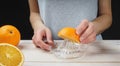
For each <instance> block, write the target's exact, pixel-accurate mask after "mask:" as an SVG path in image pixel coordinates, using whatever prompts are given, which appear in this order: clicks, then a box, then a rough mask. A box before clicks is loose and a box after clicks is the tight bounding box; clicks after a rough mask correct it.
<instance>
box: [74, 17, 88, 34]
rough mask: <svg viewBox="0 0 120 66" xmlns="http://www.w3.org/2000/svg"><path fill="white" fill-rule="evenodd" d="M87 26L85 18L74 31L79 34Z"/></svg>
mask: <svg viewBox="0 0 120 66" xmlns="http://www.w3.org/2000/svg"><path fill="white" fill-rule="evenodd" d="M87 27H88V20H86V19H85V20H83V21H82V22H81V23H80V24H79V25H78V26H77V27H76V33H77V34H78V35H81V34H82V33H83V32H84V30H85V29H86V28H87Z"/></svg>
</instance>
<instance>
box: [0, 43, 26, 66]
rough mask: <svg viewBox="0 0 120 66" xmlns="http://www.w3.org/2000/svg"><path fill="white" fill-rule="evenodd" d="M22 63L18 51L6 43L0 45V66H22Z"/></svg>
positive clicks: (20, 53) (20, 54)
mask: <svg viewBox="0 0 120 66" xmlns="http://www.w3.org/2000/svg"><path fill="white" fill-rule="evenodd" d="M23 61H24V56H23V54H22V52H21V51H20V49H18V48H17V47H16V46H14V45H11V44H8V43H0V66H22V65H23Z"/></svg>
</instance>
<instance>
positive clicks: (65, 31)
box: [58, 27, 80, 43]
mask: <svg viewBox="0 0 120 66" xmlns="http://www.w3.org/2000/svg"><path fill="white" fill-rule="evenodd" d="M58 36H59V37H60V38H62V39H67V40H70V41H72V42H77V43H80V40H79V38H80V35H77V34H76V29H75V28H72V27H65V28H62V29H61V30H60V31H59V32H58Z"/></svg>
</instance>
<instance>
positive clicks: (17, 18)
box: [0, 0, 33, 39]
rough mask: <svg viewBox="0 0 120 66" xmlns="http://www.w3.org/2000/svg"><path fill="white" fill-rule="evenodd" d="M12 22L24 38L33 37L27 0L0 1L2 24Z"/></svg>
mask: <svg viewBox="0 0 120 66" xmlns="http://www.w3.org/2000/svg"><path fill="white" fill-rule="evenodd" d="M6 24H11V25H14V26H16V27H17V28H18V29H19V30H20V32H21V36H22V39H31V38H32V34H33V31H32V28H31V25H30V22H29V8H28V2H27V0H2V2H0V26H2V25H6Z"/></svg>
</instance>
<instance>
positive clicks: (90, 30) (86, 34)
mask: <svg viewBox="0 0 120 66" xmlns="http://www.w3.org/2000/svg"><path fill="white" fill-rule="evenodd" d="M93 27H94V26H93V24H92V23H89V26H88V28H87V29H86V30H85V31H84V33H82V35H81V37H80V41H82V40H84V39H86V38H87V37H88V36H89V35H91V34H92V33H93V32H94V28H93Z"/></svg>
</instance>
